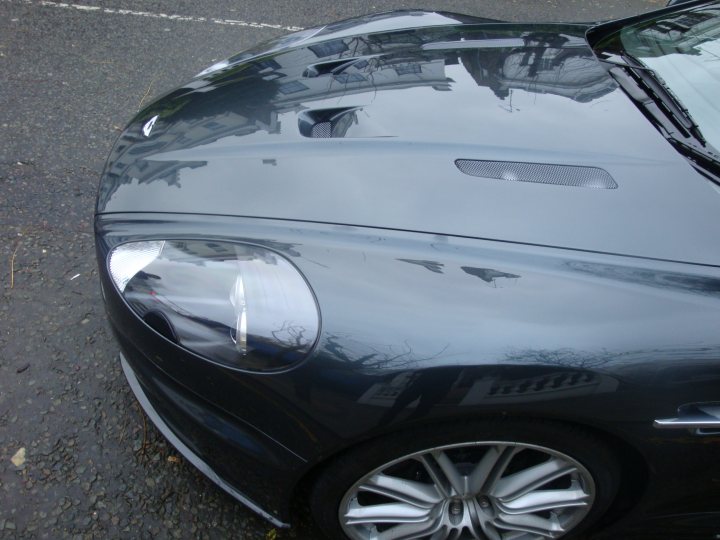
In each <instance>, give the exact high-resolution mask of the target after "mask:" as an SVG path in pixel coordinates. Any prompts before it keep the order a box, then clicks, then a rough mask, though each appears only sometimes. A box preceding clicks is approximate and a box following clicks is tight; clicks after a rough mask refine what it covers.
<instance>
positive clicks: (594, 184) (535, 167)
mask: <svg viewBox="0 0 720 540" xmlns="http://www.w3.org/2000/svg"><path fill="white" fill-rule="evenodd" d="M455 165H456V166H457V168H458V169H460V170H461V171H462V172H464V173H465V174H469V175H470V176H479V177H481V178H495V179H497V180H509V181H514V182H533V183H536V184H553V185H556V186H572V187H584V188H591V189H616V188H617V187H618V185H617V183H616V182H615V180H613V177H612V176H610V174H609V173H608V172H607V171H605V170H603V169H598V168H597V167H576V166H573V165H547V164H544V163H516V162H512V161H482V160H476V159H458V160H456V161H455Z"/></svg>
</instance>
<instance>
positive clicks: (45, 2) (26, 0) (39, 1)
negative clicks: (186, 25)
mask: <svg viewBox="0 0 720 540" xmlns="http://www.w3.org/2000/svg"><path fill="white" fill-rule="evenodd" d="M4 1H5V2H13V0H4ZM21 2H22V3H23V4H32V5H39V6H44V7H53V8H60V9H70V10H75V11H80V12H83V13H111V14H113V15H130V16H132V17H147V18H150V19H163V20H166V21H181V22H203V23H213V24H222V25H225V26H244V27H247V28H270V29H273V30H288V31H290V32H296V31H298V30H302V29H303V27H302V26H285V25H282V24H270V23H263V22H254V21H241V20H236V19H218V18H216V17H196V16H194V15H178V14H168V13H155V12H152V11H135V10H132V9H120V8H110V7H101V6H88V5H85V4H70V3H67V2H51V1H50V0H21ZM21 2H17V0H15V2H13V3H21Z"/></svg>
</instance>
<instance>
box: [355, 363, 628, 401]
mask: <svg viewBox="0 0 720 540" xmlns="http://www.w3.org/2000/svg"><path fill="white" fill-rule="evenodd" d="M472 373H473V370H472V369H462V370H460V371H459V372H458V375H457V377H456V378H455V382H454V383H453V384H452V387H451V388H449V389H448V392H447V393H446V394H445V396H444V398H443V400H442V402H440V403H437V404H438V405H442V404H443V402H445V403H446V404H456V403H459V404H460V405H480V404H482V405H489V404H498V403H516V402H517V403H520V402H528V401H548V400H556V399H566V398H571V397H576V396H586V395H589V394H600V393H607V392H614V391H615V390H616V389H617V387H618V382H617V380H615V379H614V378H612V377H608V376H605V375H600V374H597V373H592V372H588V371H576V370H560V371H557V370H555V371H548V372H546V373H543V374H542V375H536V376H533V377H520V378H514V377H508V376H502V375H500V376H498V375H495V374H492V375H485V376H482V377H476V376H474V375H473V374H472ZM417 375H418V372H415V371H403V372H401V373H398V374H396V375H394V376H393V377H391V378H389V379H387V380H385V381H382V382H378V383H375V384H373V385H372V386H371V387H370V388H368V390H367V391H366V392H365V393H364V394H363V395H362V396H361V397H360V398H359V399H358V403H362V404H365V405H374V406H378V407H392V406H393V405H394V404H395V402H396V401H397V400H398V399H400V398H401V396H402V395H403V393H404V392H406V391H407V389H408V388H410V387H411V385H413V384H414V383H415V379H416V377H417ZM419 400H420V397H419V396H418V398H417V399H416V400H415V401H413V402H412V403H411V404H410V407H411V408H412V407H414V406H417V402H418V401H419Z"/></svg>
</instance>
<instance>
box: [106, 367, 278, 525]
mask: <svg viewBox="0 0 720 540" xmlns="http://www.w3.org/2000/svg"><path fill="white" fill-rule="evenodd" d="M120 364H121V365H122V369H123V372H124V373H125V378H126V379H127V381H128V384H130V388H131V390H132V391H133V394H135V397H136V398H137V400H138V401H139V402H140V405H141V406H142V408H143V409H144V410H145V413H146V414H147V415H148V417H149V418H150V420H151V421H152V423H153V424H155V426H156V427H157V428H158V429H159V430H160V433H162V434H163V435H164V436H165V438H166V439H167V440H168V441H169V442H170V444H172V445H173V446H174V447H175V448H176V449H177V451H178V452H180V453H181V454H182V456H183V457H184V458H185V459H187V460H188V461H189V462H190V463H192V464H193V465H194V466H195V467H197V469H198V470H199V471H200V472H201V473H203V474H204V475H205V476H207V477H208V478H209V479H210V480H212V481H213V482H215V483H216V484H217V485H218V486H220V487H221V488H222V489H223V490H225V491H226V492H228V493H229V494H230V495H232V496H233V497H234V498H235V499H237V500H238V501H240V502H241V503H243V504H244V505H245V506H247V507H248V508H249V509H250V510H252V511H253V512H255V513H257V514H259V515H260V516H262V517H263V518H265V519H266V520H268V521H269V522H270V523H272V524H273V525H275V526H276V527H282V528H288V527H290V524H289V523H285V522H283V521H280V520H279V519H278V518H276V517H275V516H273V515H271V514H269V513H268V512H266V511H265V510H263V509H262V508H260V507H259V506H258V505H257V504H255V503H254V502H253V501H251V500H250V499H248V498H247V497H246V496H245V495H243V494H242V493H240V492H239V491H238V490H236V489H235V488H234V487H232V486H231V485H230V484H228V483H227V482H225V481H224V480H223V479H222V478H220V477H219V476H218V475H217V473H216V472H215V471H214V470H212V468H211V467H210V466H209V465H208V464H207V463H205V462H204V461H203V460H202V459H200V457H199V456H198V455H197V454H195V453H194V452H193V451H192V450H190V448H188V447H187V446H186V445H185V443H183V442H182V441H181V440H180V439H179V438H178V437H177V435H175V433H173V431H172V429H170V426H168V425H167V424H166V423H165V422H164V421H163V419H162V418H161V417H160V415H159V414H158V413H157V411H156V410H155V409H154V408H153V406H152V405H151V404H150V401H149V400H148V398H147V396H146V395H145V392H143V389H142V387H141V386H140V381H138V380H137V377H136V376H135V373H134V372H133V370H132V368H131V367H130V365H129V364H128V363H127V360H125V357H124V356H123V355H122V353H120Z"/></svg>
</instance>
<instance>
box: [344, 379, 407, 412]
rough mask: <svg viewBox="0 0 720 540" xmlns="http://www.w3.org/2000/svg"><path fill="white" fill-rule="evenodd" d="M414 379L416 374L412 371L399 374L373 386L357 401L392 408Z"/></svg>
mask: <svg viewBox="0 0 720 540" xmlns="http://www.w3.org/2000/svg"><path fill="white" fill-rule="evenodd" d="M413 377H414V372H412V371H403V372H401V373H398V374H397V375H395V376H394V377H392V378H391V379H390V380H388V381H384V382H381V383H375V384H373V385H372V386H371V387H370V388H368V389H367V391H366V392H365V393H364V394H363V395H362V396H360V399H358V400H357V401H358V403H362V404H364V405H376V406H378V407H391V406H392V405H393V403H395V400H397V399H398V397H400V394H401V393H402V391H403V390H405V388H407V386H408V385H409V384H410V383H411V382H412V379H413Z"/></svg>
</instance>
